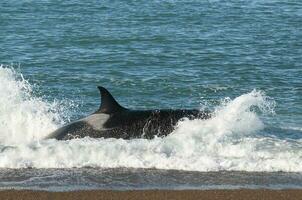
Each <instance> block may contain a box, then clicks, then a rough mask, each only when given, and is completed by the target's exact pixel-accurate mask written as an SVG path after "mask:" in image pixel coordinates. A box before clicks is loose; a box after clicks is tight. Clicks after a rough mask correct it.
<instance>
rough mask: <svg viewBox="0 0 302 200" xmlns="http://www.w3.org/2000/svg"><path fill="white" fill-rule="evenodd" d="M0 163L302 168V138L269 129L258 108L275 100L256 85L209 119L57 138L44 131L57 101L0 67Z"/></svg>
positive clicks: (269, 109) (52, 123)
mask: <svg viewBox="0 0 302 200" xmlns="http://www.w3.org/2000/svg"><path fill="white" fill-rule="evenodd" d="M0 81H1V86H0V91H1V93H2V94H5V95H2V96H1V97H0V130H1V136H0V167H2V168H26V167H33V168H72V167H88V166H89V167H105V168H115V167H131V168H158V169H178V170H191V171H219V170H227V171H228V170H240V171H288V172H302V165H301V162H302V141H301V140H285V139H279V138H276V137H264V136H262V135H261V134H259V133H260V132H261V131H265V123H264V122H263V120H262V117H261V116H265V115H266V114H268V113H273V111H274V106H275V103H274V101H272V100H271V99H270V98H269V97H267V96H266V95H265V94H264V93H263V92H261V91H257V90H253V91H251V92H250V93H247V94H242V95H240V96H238V97H237V98H235V99H233V100H231V99H229V98H226V99H223V100H222V101H221V103H220V105H219V106H217V107H216V109H215V111H214V113H213V117H212V118H211V119H208V120H200V119H195V120H188V119H183V120H181V121H179V123H178V124H177V126H176V128H175V131H174V132H173V133H172V134H170V135H168V136H167V137H165V138H155V139H153V140H146V139H134V140H123V139H103V138H99V139H92V138H82V139H75V140H70V141H57V140H54V139H50V140H43V139H42V138H43V137H44V136H45V135H46V134H47V133H49V132H51V131H52V130H54V129H55V128H56V127H57V125H58V124H59V123H60V120H61V117H60V113H61V112H59V111H57V110H56V104H55V103H47V102H46V101H43V99H41V98H37V97H34V95H33V92H32V89H31V86H30V84H29V83H28V82H27V81H26V80H24V79H23V78H22V76H21V75H20V74H18V73H17V72H15V71H14V70H12V69H10V68H3V67H1V68H0Z"/></svg>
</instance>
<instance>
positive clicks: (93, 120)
mask: <svg viewBox="0 0 302 200" xmlns="http://www.w3.org/2000/svg"><path fill="white" fill-rule="evenodd" d="M98 88H99V90H100V93H101V106H100V108H99V110H98V111H96V112H95V113H93V114H91V115H89V116H88V117H85V118H83V119H80V120H78V121H75V122H72V123H70V124H67V125H66V126H63V127H61V128H59V129H58V130H56V131H54V132H53V133H51V134H50V135H49V136H48V137H47V138H56V139H58V140H68V139H73V138H83V137H87V136H88V137H92V138H102V137H104V138H123V139H131V138H147V139H152V138H154V137H155V136H166V135H168V134H169V133H171V132H172V131H173V129H174V127H175V125H176V123H177V122H178V121H179V120H180V119H182V118H185V117H186V118H189V119H195V118H200V119H207V118H209V117H210V114H209V112H200V111H199V110H129V109H126V108H124V107H122V106H120V105H119V104H118V103H117V102H116V101H115V99H114V98H113V97H112V95H111V94H110V93H109V92H108V91H107V90H106V89H105V88H103V87H98Z"/></svg>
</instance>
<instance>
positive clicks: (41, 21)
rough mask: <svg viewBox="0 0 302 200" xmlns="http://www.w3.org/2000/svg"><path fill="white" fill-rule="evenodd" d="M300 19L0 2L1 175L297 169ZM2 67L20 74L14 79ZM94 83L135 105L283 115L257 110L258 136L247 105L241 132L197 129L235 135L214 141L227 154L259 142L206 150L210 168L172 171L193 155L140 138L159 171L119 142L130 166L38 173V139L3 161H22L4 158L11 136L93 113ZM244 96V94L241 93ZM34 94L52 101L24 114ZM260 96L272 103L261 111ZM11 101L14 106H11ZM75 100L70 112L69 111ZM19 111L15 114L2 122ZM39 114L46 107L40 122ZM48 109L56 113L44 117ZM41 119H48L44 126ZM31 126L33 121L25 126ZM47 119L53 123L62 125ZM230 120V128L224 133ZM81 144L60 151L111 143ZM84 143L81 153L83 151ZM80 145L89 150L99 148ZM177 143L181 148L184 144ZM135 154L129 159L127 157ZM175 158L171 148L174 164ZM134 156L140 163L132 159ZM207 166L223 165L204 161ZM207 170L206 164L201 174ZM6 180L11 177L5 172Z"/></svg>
mask: <svg viewBox="0 0 302 200" xmlns="http://www.w3.org/2000/svg"><path fill="white" fill-rule="evenodd" d="M301 23H302V3H301V2H300V1H288V2H285V1H277V0H263V1H259V0H251V1H244V0H242V1H231V0H228V1H219V0H217V1H213V0H208V1H203V0H201V1H172V0H171V1H127V2H121V1H76V0H72V1H68V2H67V1H66V2H60V1H39V2H36V1H25V0H23V1H6V0H4V1H1V2H0V63H1V64H3V65H5V66H2V67H1V68H0V83H1V85H2V86H0V89H1V90H0V92H1V93H2V97H1V98H0V105H1V104H2V105H1V106H0V124H1V126H0V127H1V130H0V131H2V135H3V136H1V138H0V141H1V142H0V144H1V148H2V146H3V150H1V151H2V152H1V153H0V166H1V167H2V168H4V169H5V168H11V167H12V168H24V167H34V168H35V167H38V168H41V167H42V168H48V167H52V168H53V167H55V168H56V167H58V168H61V167H63V168H69V167H82V166H89V167H94V166H96V167H104V168H107V167H109V168H115V167H134V168H136V167H138V168H140V167H142V168H150V167H151V168H160V169H168V170H169V169H181V170H188V171H190V170H193V171H212V170H213V171H217V170H218V171H219V170H227V171H228V170H243V171H244V170H246V171H287V172H301V171H302V168H301V167H299V165H300V164H299V163H301V161H302V151H301V147H302V143H301V141H302V98H301V96H302V28H301ZM7 66H8V67H13V68H15V69H16V70H17V71H18V72H7V70H6V69H7V68H5V67H7ZM21 76H23V77H24V79H26V80H27V81H28V82H29V84H28V85H26V87H31V88H33V92H32V93H30V92H28V91H26V92H25V94H24V93H23V92H22V91H24V85H23V86H22V85H21V86H20V88H21V89H20V88H19V87H17V86H16V85H18V81H17V80H20V77H21ZM15 79H16V80H15ZM97 85H102V86H105V87H107V88H108V89H109V90H110V91H111V92H112V93H113V95H114V96H115V97H116V98H117V100H118V101H119V102H120V103H121V104H122V105H124V106H125V107H129V108H133V109H153V108H209V109H211V110H215V109H217V106H218V107H219V106H221V105H222V103H221V101H222V100H223V99H225V98H231V99H235V98H236V97H239V98H240V99H242V100H243V102H245V103H244V104H243V106H238V107H239V108H244V105H246V104H248V105H249V104H251V105H250V106H247V107H248V108H249V107H252V108H253V107H259V106H260V107H261V106H262V105H264V107H265V106H267V107H269V108H272V107H273V106H271V104H272V103H271V102H272V101H275V103H276V107H275V108H274V112H275V114H272V112H268V111H267V109H266V110H265V109H264V110H265V111H263V109H262V112H260V111H259V110H257V109H256V111H257V118H259V120H261V123H263V127H261V128H255V129H253V127H258V125H259V124H261V123H260V122H259V123H258V121H257V120H256V121H253V119H254V118H249V117H247V116H246V115H243V114H244V113H243V114H242V111H241V110H240V109H239V110H238V109H237V110H236V112H235V113H237V114H238V115H240V117H238V116H237V115H236V117H238V120H237V118H236V120H235V121H240V120H242V121H244V122H245V123H243V124H240V125H237V124H236V123H237V122H235V121H234V122H229V121H226V122H225V123H223V122H221V121H215V123H214V124H216V125H213V123H212V124H211V125H209V124H207V125H205V126H201V127H202V129H204V128H205V127H206V128H208V127H209V126H210V127H211V129H210V130H209V131H208V132H209V133H208V132H207V133H208V134H210V131H212V129H213V128H217V127H218V128H219V127H223V129H222V130H220V129H219V130H218V129H217V130H216V129H215V131H216V132H215V134H214V133H213V134H214V135H215V136H214V137H216V136H217V135H219V134H220V133H221V132H222V133H223V134H226V135H227V134H228V133H229V132H231V133H235V134H234V135H235V136H236V137H235V136H234V135H232V139H231V142H227V143H225V142H221V141H220V140H218V142H217V141H216V143H215V142H214V145H218V146H219V145H222V146H225V148H226V149H229V148H227V147H229V146H228V145H230V144H231V145H235V144H238V143H239V144H241V143H240V142H242V141H244V140H245V139H246V138H248V139H250V140H252V142H254V143H253V144H254V145H255V146H252V147H251V148H250V149H249V148H248V149H245V153H242V152H241V153H239V154H238V155H234V156H233V157H232V158H229V157H228V158H226V157H225V155H223V156H222V155H221V152H219V151H218V150H216V151H215V148H214V147H213V149H210V146H209V147H207V148H208V150H209V149H210V150H209V151H208V153H211V155H210V158H207V159H206V161H204V160H203V161H200V160H198V158H199V157H202V156H201V155H202V154H196V155H195V154H194V155H195V157H194V156H192V157H194V159H193V160H190V159H187V160H186V159H184V161H183V162H184V164H183V165H181V167H179V168H178V167H177V166H176V165H172V164H171V163H173V161H172V160H173V159H175V158H181V157H182V158H183V156H185V158H186V156H188V155H191V154H185V155H181V156H179V155H178V154H177V153H179V151H180V150H179V149H177V148H176V149H174V148H175V147H174V146H176V145H177V144H178V143H177V144H174V146H173V145H172V147H171V146H169V148H168V149H169V150H168V151H167V150H163V151H161V150H158V151H157V150H154V149H155V147H162V146H161V145H162V142H163V141H154V144H153V143H152V144H151V146H148V145H149V144H148V145H147V144H145V143H144V142H145V141H139V148H142V149H141V150H143V151H148V150H146V149H148V148H149V150H150V148H151V152H153V153H154V152H155V154H156V153H158V152H160V153H161V154H164V155H165V156H164V157H165V158H164V160H163V161H162V163H163V164H159V163H153V162H152V161H150V160H144V159H146V157H148V156H147V155H146V154H143V153H142V154H138V153H137V152H136V150H137V148H136V147H134V146H135V145H137V144H133V143H134V142H133V143H131V142H130V144H128V143H127V142H125V143H126V144H124V143H122V144H120V143H118V145H117V143H116V142H115V141H113V147H116V145H117V147H116V148H121V149H122V150H121V151H123V150H124V149H126V152H127V153H126V154H125V155H124V156H126V157H127V156H128V157H127V159H128V160H127V159H126V161H125V162H122V161H120V160H114V159H119V158H120V157H119V156H117V158H113V157H110V159H108V158H107V157H106V159H108V163H113V164H108V163H106V162H102V159H103V157H102V158H99V159H100V161H95V159H96V158H95V157H94V158H87V159H84V160H79V161H77V162H75V163H71V164H70V162H69V161H66V162H65V161H64V158H65V157H64V156H63V157H61V155H60V156H59V155H58V156H57V157H54V158H53V157H51V156H50V157H51V159H53V160H54V161H53V162H50V161H49V162H47V163H48V165H46V164H45V165H43V164H41V163H43V162H44V161H43V159H42V158H43V156H45V155H48V156H49V155H50V154H42V153H41V152H43V149H42V150H41V151H38V154H34V156H33V157H28V156H27V154H26V152H27V153H28V151H29V150H30V151H34V149H36V148H38V149H39V148H41V147H40V146H39V145H38V144H37V143H34V144H30V145H27V146H26V145H25V147H23V146H22V145H21V146H22V147H20V146H19V145H18V144H17V145H16V144H14V145H16V146H17V148H19V149H17V150H18V151H21V152H23V154H21V155H19V157H18V156H17V157H16V159H14V160H13V161H7V157H8V156H13V155H14V156H16V154H18V153H16V152H14V151H13V150H11V151H12V152H8V153H9V154H8V153H6V150H5V149H6V148H7V146H10V145H11V141H10V140H9V139H8V138H13V139H15V138H16V137H20V135H26V134H27V135H26V138H27V139H26V141H28V138H29V139H30V138H33V140H36V138H39V137H38V136H39V134H40V133H39V132H43V134H42V133H41V134H40V135H43V136H44V135H45V134H46V132H47V130H48V131H52V130H54V129H55V128H56V126H58V124H60V123H62V120H63V121H65V122H66V121H68V119H71V120H74V119H78V118H79V117H83V116H85V115H87V114H89V113H91V112H93V111H95V110H96V109H97V107H98V106H99V101H100V100H99V94H98V91H97V89H96V86H97ZM15 86H16V87H17V89H16V87H15ZM254 89H256V90H257V91H262V92H264V93H265V95H264V94H263V93H261V95H260V96H261V97H260V100H259V99H258V98H257V99H256V100H255V99H253V96H255V94H254V93H253V92H252V91H253V90H254ZM256 93H257V92H256ZM244 94H249V96H248V97H245V96H242V95H244ZM27 95H29V96H30V97H28V96H27ZM24 96H26V97H24ZM256 96H257V95H256ZM38 97H41V98H42V100H41V101H42V102H43V103H45V104H46V105H44V104H43V105H41V102H40V101H38V100H37V101H38V102H36V101H34V102H33V103H31V104H30V109H27V111H24V109H23V106H25V107H26V106H27V103H28V102H27V101H26V99H31V98H34V99H36V98H38ZM262 97H263V98H268V99H269V100H264V103H263V102H262V100H261V98H262ZM12 99H14V100H15V99H18V100H16V102H15V101H14V100H12ZM24 99H25V100H24ZM267 101H269V102H267ZM24 102H25V103H24ZM53 102H61V103H62V102H63V103H62V104H63V106H61V107H59V108H58V106H54V108H53V107H52V106H50V105H49V104H51V105H52V103H53ZM251 102H252V103H251ZM237 103H238V102H237ZM59 104H60V103H59ZM70 104H72V105H73V106H67V105H70ZM236 105H237V104H236ZM10 106H11V107H10ZM15 108H16V110H15V111H14V112H12V113H13V114H11V115H8V114H7V113H8V112H9V111H10V109H11V110H13V109H15ZM38 108H43V109H42V114H40V113H39V111H38ZM35 109H37V110H35ZM28 110H32V112H29V111H28ZM49 110H51V114H47V112H50V111H49ZM53 110H55V111H53ZM260 110H261V108H260ZM227 111H228V112H227V113H228V114H225V113H223V114H221V115H222V117H221V118H227V116H231V117H234V116H233V115H229V113H231V109H227ZM26 112H29V113H26ZM36 113H38V114H37V115H36ZM53 113H54V114H53ZM249 114H250V113H248V116H249ZM41 116H42V117H41ZM43 117H44V118H43ZM45 118H47V120H48V121H47V123H45V124H43V123H42V121H45V120H44V119H45ZM58 118H59V119H58ZM32 119H34V120H36V121H34V120H32ZM30 120H32V121H34V123H35V124H37V125H36V126H30V125H28V124H29V123H30ZM52 121H56V123H55V125H54V124H52ZM58 121H60V122H58ZM248 122H250V123H248ZM209 123H210V122H209ZM228 123H230V124H231V125H232V126H231V125H230V127H227V125H226V124H228ZM233 123H234V124H235V125H234V126H233ZM221 124H222V125H221ZM259 126H260V125H259ZM12 127H14V128H15V127H17V128H15V129H14V128H12ZM190 127H191V129H192V130H193V129H194V130H195V129H198V127H196V125H192V124H191V125H190V124H185V126H183V128H184V129H186V130H188V131H189V132H190ZM192 127H193V128H192ZM234 127H235V128H234ZM238 127H239V128H238ZM242 127H247V129H243V128H242ZM199 128H200V127H199ZM4 130H5V131H4ZM20 130H22V131H24V133H23V132H22V131H20ZM42 130H43V131H42ZM21 132H22V133H21ZM180 132H181V131H180ZM250 132H251V133H250ZM25 133H26V134H25ZM192 134H193V133H192ZM238 135H240V137H239V136H238ZM217 137H218V136H217ZM219 137H220V136H219ZM234 138H235V139H234ZM191 139H192V138H191ZM255 140H256V141H255ZM168 141H169V142H170V140H168ZM173 141H174V140H173ZM205 141H206V139H205V138H203V140H202V143H200V144H199V143H198V142H196V141H195V144H196V145H197V146H196V149H195V150H196V151H197V150H198V148H199V146H201V145H204V144H205V143H204V142H205ZM18 142H19V141H18ZM43 142H45V143H46V144H45V145H46V146H47V145H48V146H47V150H49V149H51V148H54V146H55V145H63V146H64V144H65V143H59V142H54V144H52V143H50V142H49V141H43V140H42V144H43ZM77 142H78V143H76V144H72V142H71V143H67V144H65V145H67V146H68V148H69V147H70V148H69V149H68V150H69V151H68V152H69V154H68V155H69V156H75V155H76V153H74V152H75V151H76V149H77V148H81V147H82V146H81V145H82V143H85V142H86V143H88V144H90V143H93V144H95V143H97V144H98V142H100V144H102V145H103V143H105V144H107V143H108V141H90V140H89V141H86V140H83V141H77ZM110 142H112V141H110ZM119 142H120V141H119ZM79 143H81V145H80V146H77V145H79ZM155 143H156V144H155ZM164 143H165V142H164ZM97 144H95V145H97ZM165 144H166V143H165ZM190 144H191V143H190ZM209 144H210V142H209ZM211 144H212V143H211ZM245 144H249V141H244V142H243V143H242V145H243V146H244V145H245ZM83 145H84V147H85V148H84V150H85V152H86V153H88V152H89V153H91V152H95V151H94V150H91V149H87V148H88V147H87V148H86V146H85V144H83ZM86 145H87V144H86ZM123 145H124V146H123ZM144 145H145V146H144ZM178 145H179V144H178ZM182 145H183V146H182V147H184V148H185V147H186V145H187V144H185V143H184V144H182ZM142 146H143V147H142ZM243 146H242V147H238V149H239V150H240V149H242V148H243ZM232 147H233V146H232ZM24 148H25V150H24ZM62 148H63V147H62ZM28 149H29V150H28ZM129 149H130V150H129ZM163 149H165V148H163ZM171 149H172V150H171ZM263 149H264V150H263ZM51 150H53V149H51ZM51 150H49V151H50V152H51ZM128 150H129V151H128ZM262 150H263V151H262ZM9 151H10V150H9ZM18 151H17V152H18ZM57 151H59V150H57ZM70 151H71V152H73V153H74V154H72V153H70ZM97 151H101V152H105V153H104V154H105V155H106V152H107V150H104V149H100V148H97ZM133 151H134V154H131V153H129V152H132V153H133ZM230 151H232V150H230ZM233 151H234V150H233ZM237 151H238V150H237ZM249 151H252V152H253V151H255V155H252V154H249V153H247V152H249ZM55 152H56V151H55ZM55 152H52V153H53V154H55ZM167 152H168V153H167ZM171 152H172V156H171ZM173 152H174V153H175V152H176V154H175V157H173V155H174V154H173ZM276 152H278V153H276ZM89 153H88V154H89ZM51 155H52V154H51ZM35 156H36V157H35ZM115 156H116V155H115ZM120 156H122V155H120ZM131 156H132V157H133V156H134V157H135V158H137V160H135V161H133V160H131V158H132V157H131ZM144 156H145V157H144ZM37 158H39V159H37ZM170 158H171V160H169V159H170ZM172 158H173V159H172ZM211 158H214V159H213V160H211ZM60 159H61V160H62V159H63V161H62V163H60V162H59V163H58V162H55V161H56V160H60ZM91 159H92V160H93V161H91ZM154 159H155V158H154ZM165 159H166V160H165ZM238 159H239V161H238ZM261 159H262V160H261ZM274 159H279V160H274ZM201 160H202V159H201ZM209 160H211V162H214V163H216V164H213V165H212V164H209V163H211V162H210V161H209ZM140 161H141V162H140ZM208 161H209V162H208ZM224 161H226V163H227V164H226V163H225V162H224ZM243 161H244V162H243ZM242 162H243V164H242ZM252 162H255V163H256V164H255V165H253V163H252ZM67 163H69V164H67ZM104 163H105V164H104ZM129 163H132V164H129ZM165 163H166V164H165ZM203 164H205V165H206V167H198V165H202V166H203ZM207 164H209V165H207ZM3 173H4V176H5V170H4V172H3ZM93 173H94V172H93ZM112 174H114V170H113V173H112ZM291 176H292V175H291ZM288 180H289V183H288V185H296V186H297V185H298V184H296V183H291V182H290V178H289V179H288ZM172 182H173V181H172ZM176 182H177V181H176ZM231 182H232V181H231ZM223 184H225V182H224V183H223ZM251 184H254V183H251ZM282 184H283V185H286V183H282ZM147 185H148V184H147ZM189 185H190V184H189ZM197 185H198V184H197ZM214 185H217V183H215V184H214ZM218 185H219V184H218ZM260 185H261V184H260ZM94 186H95V185H94ZM2 187H3V186H2ZM54 187H55V186H54ZM58 187H59V186H58ZM113 187H114V186H113ZM159 187H160V186H159ZM177 187H182V186H178V185H177ZM194 187H198V186H196V185H194ZM300 187H301V186H300Z"/></svg>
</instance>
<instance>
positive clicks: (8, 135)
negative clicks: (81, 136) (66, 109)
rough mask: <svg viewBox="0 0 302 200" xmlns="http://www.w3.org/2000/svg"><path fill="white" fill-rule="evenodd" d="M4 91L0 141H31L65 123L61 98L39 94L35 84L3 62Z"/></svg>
mask: <svg viewBox="0 0 302 200" xmlns="http://www.w3.org/2000/svg"><path fill="white" fill-rule="evenodd" d="M0 93H1V96H0V133H1V134H0V143H4V144H20V143H28V142H31V141H33V140H37V139H40V138H43V137H44V136H45V135H46V134H47V133H49V131H51V130H54V129H55V128H57V126H58V124H60V123H62V119H61V117H60V115H59V114H58V113H57V112H56V110H57V108H59V105H58V102H54V103H47V102H45V101H43V99H42V98H38V97H35V96H34V95H33V90H32V87H31V85H30V84H29V83H28V82H27V81H26V80H25V79H24V78H23V76H22V74H21V73H18V72H16V71H15V70H14V69H13V68H11V67H5V66H2V65H1V66H0Z"/></svg>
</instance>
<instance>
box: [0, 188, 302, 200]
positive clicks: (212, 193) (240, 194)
mask: <svg viewBox="0 0 302 200" xmlns="http://www.w3.org/2000/svg"><path fill="white" fill-rule="evenodd" d="M301 198H302V189H300V190H299V189H284V190H269V189H234V190H225V189H223V190H130V191H116V190H79V191H66V192H49V191H40V190H37V191H35V190H14V189H11V190H0V199H22V200H27V199H42V200H43V199H91V200H93V199H110V200H115V199H129V200H130V199H131V200H136V199H137V200H151V199H174V200H178V199H179V200H181V199H185V200H186V199H188V200H189V199H192V200H193V199H194V200H195V199H209V200H210V199H211V200H212V199H215V200H220V199H221V200H222V199H223V200H228V199H249V200H258V199H268V200H270V199H272V200H283V199H291V200H294V199H301Z"/></svg>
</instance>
